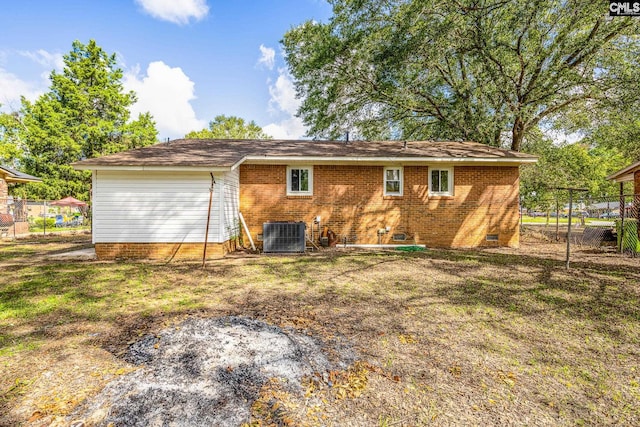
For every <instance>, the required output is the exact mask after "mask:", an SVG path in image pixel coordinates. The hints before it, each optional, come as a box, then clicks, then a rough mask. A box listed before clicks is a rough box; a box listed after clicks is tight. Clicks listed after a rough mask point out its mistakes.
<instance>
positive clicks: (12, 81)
mask: <svg viewBox="0 0 640 427" xmlns="http://www.w3.org/2000/svg"><path fill="white" fill-rule="evenodd" d="M15 54H18V55H20V56H23V57H25V58H28V59H30V60H31V61H32V62H33V63H35V64H37V66H36V69H35V70H34V69H29V70H28V71H29V72H30V73H29V74H31V75H33V74H34V73H33V71H37V70H38V69H40V67H41V68H42V72H41V73H40V75H39V79H38V78H35V79H33V80H24V79H23V78H21V77H18V76H17V75H16V74H14V73H12V72H10V71H8V70H7V69H5V68H1V67H0V104H2V107H1V109H2V111H16V110H19V109H20V97H21V96H24V97H25V98H27V99H28V100H30V101H34V100H36V99H37V98H38V97H39V96H40V95H42V94H43V93H45V92H46V91H47V89H48V87H49V85H50V83H51V82H50V81H49V76H50V75H51V70H56V71H62V70H63V69H64V59H63V57H62V54H61V53H49V52H47V51H46V50H44V49H39V50H37V51H35V52H31V51H18V52H16V51H11V52H0V63H6V62H9V58H10V56H11V55H15Z"/></svg>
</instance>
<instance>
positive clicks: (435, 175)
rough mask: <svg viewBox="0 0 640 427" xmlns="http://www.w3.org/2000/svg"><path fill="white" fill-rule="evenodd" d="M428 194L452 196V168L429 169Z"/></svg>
mask: <svg viewBox="0 0 640 427" xmlns="http://www.w3.org/2000/svg"><path fill="white" fill-rule="evenodd" d="M429 194H430V195H432V196H453V168H429Z"/></svg>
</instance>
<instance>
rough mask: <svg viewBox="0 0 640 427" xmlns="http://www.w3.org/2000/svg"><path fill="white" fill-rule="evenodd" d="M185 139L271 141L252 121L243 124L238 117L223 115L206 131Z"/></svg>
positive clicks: (191, 133) (192, 134)
mask: <svg viewBox="0 0 640 427" xmlns="http://www.w3.org/2000/svg"><path fill="white" fill-rule="evenodd" d="M185 138H210V139H271V137H270V136H269V135H267V134H266V133H264V131H263V130H262V128H261V127H260V126H258V125H257V124H256V123H255V122H254V121H253V120H252V121H250V122H249V123H245V121H244V119H241V118H240V117H235V116H228V117H227V116H225V115H220V116H216V118H215V119H213V120H212V121H210V122H209V128H208V129H202V130H200V131H192V132H189V133H188V134H187V135H185Z"/></svg>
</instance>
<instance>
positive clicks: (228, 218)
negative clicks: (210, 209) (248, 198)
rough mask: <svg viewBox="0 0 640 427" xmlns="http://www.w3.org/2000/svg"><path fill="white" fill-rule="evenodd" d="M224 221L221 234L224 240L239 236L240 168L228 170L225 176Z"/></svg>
mask: <svg viewBox="0 0 640 427" xmlns="http://www.w3.org/2000/svg"><path fill="white" fill-rule="evenodd" d="M223 207H224V209H223V211H222V213H223V221H222V229H221V231H220V235H221V236H223V241H226V240H229V239H231V238H233V237H236V236H238V234H239V232H240V230H239V227H240V223H239V221H240V219H239V217H238V212H239V211H240V169H236V170H233V171H231V172H227V173H226V174H225V176H224V196H223Z"/></svg>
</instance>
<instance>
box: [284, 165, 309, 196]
mask: <svg viewBox="0 0 640 427" xmlns="http://www.w3.org/2000/svg"><path fill="white" fill-rule="evenodd" d="M287 194H288V195H290V196H310V195H312V194H313V167H312V166H288V167H287Z"/></svg>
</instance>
